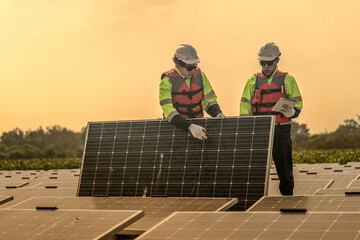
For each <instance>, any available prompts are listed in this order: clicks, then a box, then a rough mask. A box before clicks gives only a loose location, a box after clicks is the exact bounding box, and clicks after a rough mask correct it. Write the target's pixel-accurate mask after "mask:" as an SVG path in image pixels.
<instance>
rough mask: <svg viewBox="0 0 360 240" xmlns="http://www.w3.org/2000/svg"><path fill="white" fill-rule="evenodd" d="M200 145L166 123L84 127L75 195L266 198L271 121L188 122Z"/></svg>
mask: <svg viewBox="0 0 360 240" xmlns="http://www.w3.org/2000/svg"><path fill="white" fill-rule="evenodd" d="M188 121H191V122H192V123H195V124H198V125H201V126H204V127H205V128H206V130H207V133H208V139H207V140H206V141H200V140H197V139H195V138H193V137H192V136H191V135H190V134H189V133H187V132H185V131H183V130H181V129H177V128H174V126H172V125H171V124H170V123H169V122H167V121H166V120H146V121H117V122H90V123H89V124H88V127H87V137H86V143H85V149H84V155H83V162H82V168H81V177H80V181H79V188H78V194H77V195H78V196H167V197H226V198H229V197H230V198H232V197H236V198H238V206H239V207H240V208H241V209H242V210H245V209H246V208H248V207H249V206H251V205H252V204H253V203H255V202H256V201H257V200H258V199H259V198H260V197H262V196H263V195H264V194H266V192H267V178H268V169H269V164H270V157H271V148H272V139H273V131H274V117H273V116H258V117H229V118H225V119H220V118H201V119H189V120H188Z"/></svg>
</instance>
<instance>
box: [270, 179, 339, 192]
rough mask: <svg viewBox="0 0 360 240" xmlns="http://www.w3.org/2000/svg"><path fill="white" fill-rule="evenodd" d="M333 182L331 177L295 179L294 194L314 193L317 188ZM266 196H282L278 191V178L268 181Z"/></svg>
mask: <svg viewBox="0 0 360 240" xmlns="http://www.w3.org/2000/svg"><path fill="white" fill-rule="evenodd" d="M333 183H334V180H332V179H296V178H295V181H294V184H295V188H294V195H297V196H299V195H301V196H303V195H314V194H315V193H316V192H317V191H318V190H319V189H326V188H328V187H330V186H331V185H332V184H333ZM268 196H282V195H281V193H280V191H279V180H273V178H271V181H269V191H268Z"/></svg>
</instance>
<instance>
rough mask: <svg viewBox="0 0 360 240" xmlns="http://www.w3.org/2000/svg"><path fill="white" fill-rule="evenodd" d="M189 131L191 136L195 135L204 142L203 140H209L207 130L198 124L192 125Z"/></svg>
mask: <svg viewBox="0 0 360 240" xmlns="http://www.w3.org/2000/svg"><path fill="white" fill-rule="evenodd" d="M189 130H190V132H191V134H192V135H193V137H194V138H197V139H200V140H203V139H207V136H206V134H207V133H206V130H205V128H203V127H202V126H199V125H196V124H193V123H192V124H191V125H190V126H189Z"/></svg>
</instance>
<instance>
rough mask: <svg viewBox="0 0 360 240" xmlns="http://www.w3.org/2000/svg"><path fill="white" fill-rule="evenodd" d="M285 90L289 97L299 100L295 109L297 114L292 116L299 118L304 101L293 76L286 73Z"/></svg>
mask: <svg viewBox="0 0 360 240" xmlns="http://www.w3.org/2000/svg"><path fill="white" fill-rule="evenodd" d="M284 81H285V91H286V94H287V96H288V98H289V99H293V100H297V101H298V102H297V103H296V105H295V107H294V110H295V114H294V115H293V116H292V117H291V118H297V117H298V116H299V114H300V112H301V110H302V108H303V101H302V97H301V94H300V90H299V87H298V85H297V83H296V80H295V78H294V77H293V76H291V75H289V74H286V77H285V80H284Z"/></svg>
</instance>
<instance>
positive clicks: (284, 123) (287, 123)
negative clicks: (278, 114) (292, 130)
mask: <svg viewBox="0 0 360 240" xmlns="http://www.w3.org/2000/svg"><path fill="white" fill-rule="evenodd" d="M289 124H291V122H281V123H276V124H275V125H289Z"/></svg>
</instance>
